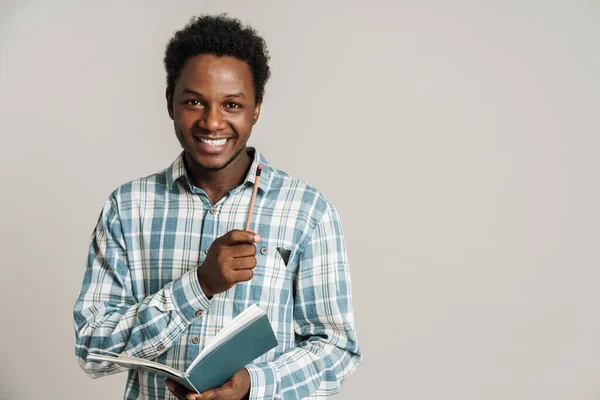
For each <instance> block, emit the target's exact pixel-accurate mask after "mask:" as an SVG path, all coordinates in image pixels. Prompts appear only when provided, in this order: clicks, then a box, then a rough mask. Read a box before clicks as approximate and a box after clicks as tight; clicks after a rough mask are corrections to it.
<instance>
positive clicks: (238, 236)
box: [219, 229, 260, 246]
mask: <svg viewBox="0 0 600 400" xmlns="http://www.w3.org/2000/svg"><path fill="white" fill-rule="evenodd" d="M219 239H220V241H221V244H223V245H225V246H233V245H236V244H238V243H257V242H259V241H260V235H259V234H258V233H254V232H252V231H240V230H239V229H234V230H231V231H229V232H227V233H226V234H224V235H223V236H221V237H220V238H219Z"/></svg>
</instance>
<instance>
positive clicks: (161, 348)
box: [156, 344, 165, 351]
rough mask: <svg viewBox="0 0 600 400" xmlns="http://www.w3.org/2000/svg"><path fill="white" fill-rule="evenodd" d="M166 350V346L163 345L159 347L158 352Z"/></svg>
mask: <svg viewBox="0 0 600 400" xmlns="http://www.w3.org/2000/svg"><path fill="white" fill-rule="evenodd" d="M164 349H165V346H163V345H162V344H159V345H158V347H157V348H156V350H158V351H163V350H164Z"/></svg>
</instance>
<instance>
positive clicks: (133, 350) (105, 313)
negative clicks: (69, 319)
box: [74, 271, 209, 377]
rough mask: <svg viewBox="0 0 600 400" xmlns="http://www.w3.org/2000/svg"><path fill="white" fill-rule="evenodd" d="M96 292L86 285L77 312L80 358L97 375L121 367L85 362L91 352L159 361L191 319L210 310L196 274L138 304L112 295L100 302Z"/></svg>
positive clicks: (75, 313) (87, 368)
mask: <svg viewBox="0 0 600 400" xmlns="http://www.w3.org/2000/svg"><path fill="white" fill-rule="evenodd" d="M97 293H98V288H97V287H95V286H88V287H84V288H83V289H82V293H81V295H80V297H79V299H78V300H77V303H76V305H75V309H74V316H75V325H76V326H75V330H76V339H77V343H76V355H77V357H78V359H79V364H80V366H81V367H82V368H83V369H84V371H85V372H86V373H88V374H89V375H90V376H93V377H99V376H103V375H106V374H110V373H115V372H119V371H120V370H121V369H118V368H115V366H114V365H111V364H108V363H98V362H90V361H87V355H88V353H94V352H98V353H101V354H102V352H103V351H110V352H113V353H126V354H127V355H129V356H133V357H140V358H146V359H153V358H156V357H157V356H159V355H160V354H161V353H163V352H165V351H166V350H167V349H169V348H170V347H171V346H172V345H173V344H174V343H175V342H176V341H178V340H179V339H180V337H181V335H182V334H183V333H184V332H185V331H186V329H187V328H188V326H189V325H190V324H191V323H192V322H193V321H195V320H196V319H198V318H202V316H203V315H204V313H205V311H206V310H207V309H208V307H209V300H208V299H207V298H206V296H204V294H203V293H202V291H201V289H200V285H199V283H198V280H197V275H196V272H195V271H190V272H188V273H187V274H184V275H183V276H181V277H180V278H178V279H176V280H174V281H172V282H170V283H169V284H167V285H165V287H163V288H162V289H161V290H159V291H158V292H156V293H155V294H153V295H151V296H148V297H146V298H145V299H144V300H143V301H141V302H139V303H136V302H135V301H134V300H132V298H131V297H129V296H116V295H115V294H114V293H113V294H112V295H106V296H107V298H106V299H105V301H97V299H96V298H95V297H98V294H97ZM100 296H102V295H100Z"/></svg>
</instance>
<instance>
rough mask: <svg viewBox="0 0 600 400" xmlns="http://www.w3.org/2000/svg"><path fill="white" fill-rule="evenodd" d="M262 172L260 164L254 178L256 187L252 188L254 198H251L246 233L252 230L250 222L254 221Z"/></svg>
mask: <svg viewBox="0 0 600 400" xmlns="http://www.w3.org/2000/svg"><path fill="white" fill-rule="evenodd" d="M261 171H262V165H260V164H258V167H256V177H255V178H254V187H253V188H252V197H250V206H249V207H248V216H247V217H246V227H245V228H244V230H245V231H247V230H249V229H250V221H252V209H253V208H254V200H255V199H256V191H257V190H258V182H260V172H261Z"/></svg>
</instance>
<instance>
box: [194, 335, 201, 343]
mask: <svg viewBox="0 0 600 400" xmlns="http://www.w3.org/2000/svg"><path fill="white" fill-rule="evenodd" d="M192 342H194V344H198V343H200V338H199V337H198V336H194V338H193V339H192Z"/></svg>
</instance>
